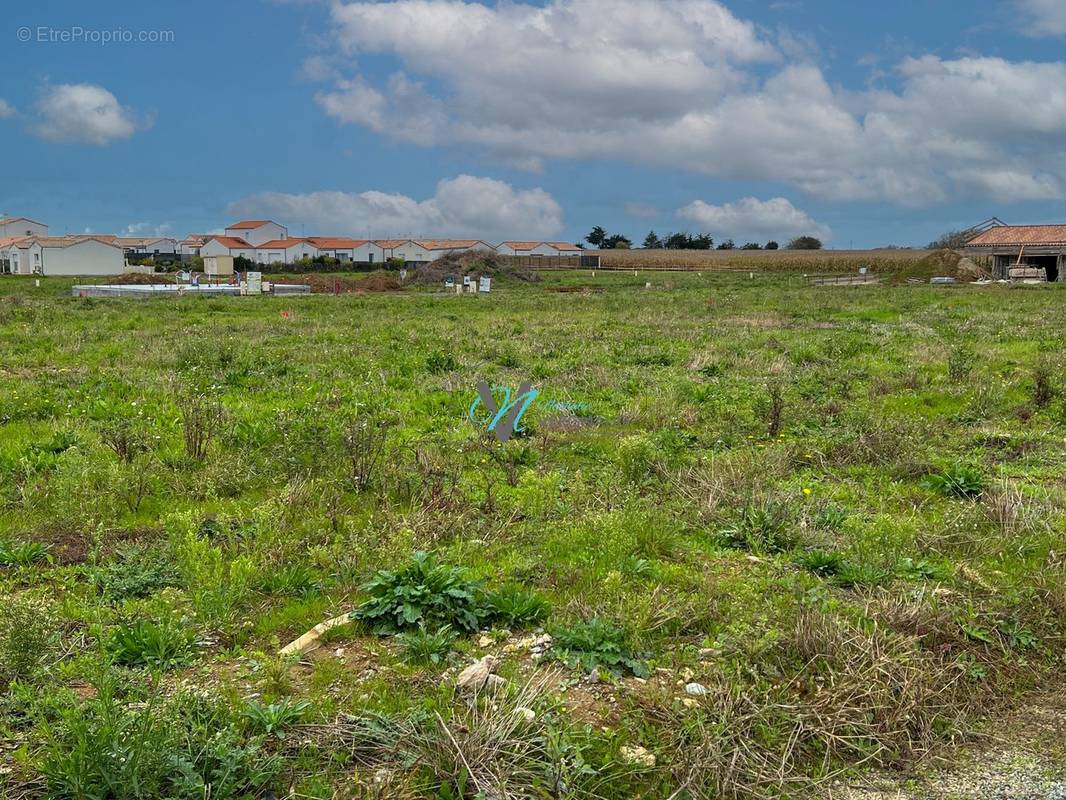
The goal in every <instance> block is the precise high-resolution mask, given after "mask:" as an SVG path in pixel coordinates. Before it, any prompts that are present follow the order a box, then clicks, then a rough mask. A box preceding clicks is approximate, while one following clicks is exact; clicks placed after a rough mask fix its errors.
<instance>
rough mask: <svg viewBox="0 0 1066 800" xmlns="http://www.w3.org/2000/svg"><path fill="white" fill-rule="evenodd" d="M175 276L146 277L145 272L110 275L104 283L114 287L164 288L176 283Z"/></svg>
mask: <svg viewBox="0 0 1066 800" xmlns="http://www.w3.org/2000/svg"><path fill="white" fill-rule="evenodd" d="M175 282H176V278H175V277H174V276H173V275H162V274H160V275H146V274H144V273H143V272H123V273H122V274H121V275H109V276H108V277H107V279H106V280H104V281H103V283H107V284H110V285H112V286H162V285H163V284H166V283H175Z"/></svg>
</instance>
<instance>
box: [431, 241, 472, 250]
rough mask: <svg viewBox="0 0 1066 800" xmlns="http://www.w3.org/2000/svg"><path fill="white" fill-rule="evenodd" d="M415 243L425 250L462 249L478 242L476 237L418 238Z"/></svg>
mask: <svg viewBox="0 0 1066 800" xmlns="http://www.w3.org/2000/svg"><path fill="white" fill-rule="evenodd" d="M415 244H418V245H421V246H422V247H424V248H426V249H427V250H462V249H464V248H467V247H473V246H474V245H476V244H480V242H479V241H478V240H477V239H420V240H417V241H416V242H415Z"/></svg>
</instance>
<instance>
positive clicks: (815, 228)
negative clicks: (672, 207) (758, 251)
mask: <svg viewBox="0 0 1066 800" xmlns="http://www.w3.org/2000/svg"><path fill="white" fill-rule="evenodd" d="M677 213H678V216H681V217H684V218H685V219H688V220H692V221H693V222H695V223H697V224H698V225H699V226H700V229H701V231H704V232H707V233H712V234H714V235H716V236H718V237H719V238H722V237H731V238H734V239H766V238H773V237H775V236H776V237H778V238H784V239H787V238H792V237H795V236H803V235H805V234H810V235H811V236H817V237H818V238H819V239H829V238H831V237H832V235H833V234H832V231H830V230H829V228H827V227H826V226H825V225H820V224H819V223H817V222H815V221H814V220H813V219H812V218H811V216H810V215H809V214H808V213H807V212H806V211H801V210H800V209H798V208H796V207H795V206H794V205H792V203H791V202H789V201H788V200H786V199H785V198H784V197H774V198H771V199H770V200H758V199H756V198H754V197H745V198H744V199H742V200H737V201H736V202H735V203H725V204H724V205H720V206H712V205H709V204H708V203H705V202H703V201H702V200H696V201H693V202H692V203H689V204H688V205H687V206H685V207H684V208H681V209H678V212H677Z"/></svg>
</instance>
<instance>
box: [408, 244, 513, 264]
mask: <svg viewBox="0 0 1066 800" xmlns="http://www.w3.org/2000/svg"><path fill="white" fill-rule="evenodd" d="M416 244H418V245H421V246H422V247H423V248H424V249H425V250H426V252H428V253H429V254H430V259H429V260H430V261H435V260H436V259H438V258H440V257H441V256H446V255H449V254H451V253H467V252H471V251H473V252H480V253H495V252H496V248H495V247H493V246H492V245H491V244H489V243H488V242H483V241H481V240H480V239H419V240H418V241H417V242H416Z"/></svg>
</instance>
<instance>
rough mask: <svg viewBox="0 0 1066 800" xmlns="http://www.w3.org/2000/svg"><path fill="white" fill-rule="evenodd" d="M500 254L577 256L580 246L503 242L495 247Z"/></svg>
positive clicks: (553, 243)
mask: <svg viewBox="0 0 1066 800" xmlns="http://www.w3.org/2000/svg"><path fill="white" fill-rule="evenodd" d="M496 252H497V253H499V254H500V255H501V256H577V255H581V248H580V247H578V246H577V245H576V244H570V243H569V242H533V241H526V242H519V241H509V242H503V243H502V244H501V245H500V246H499V247H497V248H496Z"/></svg>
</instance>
